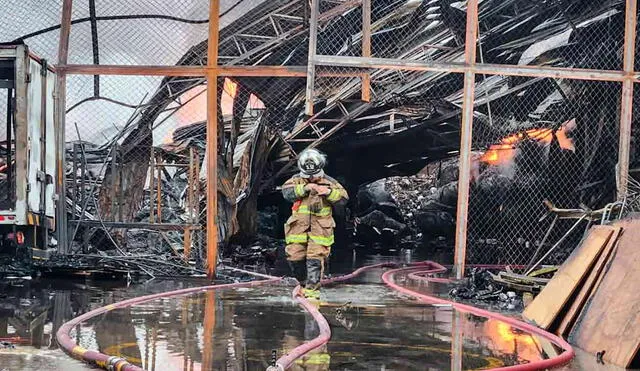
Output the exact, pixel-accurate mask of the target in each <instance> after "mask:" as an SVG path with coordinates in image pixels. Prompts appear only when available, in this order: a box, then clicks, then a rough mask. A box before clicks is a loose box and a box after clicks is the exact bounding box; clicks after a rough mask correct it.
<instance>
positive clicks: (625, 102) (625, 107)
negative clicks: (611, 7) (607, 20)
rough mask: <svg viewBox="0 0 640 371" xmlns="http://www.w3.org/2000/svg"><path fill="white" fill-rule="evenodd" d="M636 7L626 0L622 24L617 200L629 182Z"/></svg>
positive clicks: (622, 196) (623, 193) (624, 194)
mask: <svg viewBox="0 0 640 371" xmlns="http://www.w3.org/2000/svg"><path fill="white" fill-rule="evenodd" d="M637 8H638V1H637V0H627V4H626V16H625V25H624V59H623V70H624V72H625V80H624V81H623V82H622V99H621V101H620V144H619V148H618V169H617V171H616V182H617V190H618V192H617V193H618V200H622V199H623V198H624V197H625V196H626V194H627V185H628V182H629V153H630V149H631V123H632V121H633V87H634V83H633V81H634V57H635V46H636V11H637Z"/></svg>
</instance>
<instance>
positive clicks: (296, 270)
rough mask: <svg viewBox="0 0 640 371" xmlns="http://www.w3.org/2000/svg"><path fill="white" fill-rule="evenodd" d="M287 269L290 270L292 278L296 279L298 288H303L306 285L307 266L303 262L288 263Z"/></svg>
mask: <svg viewBox="0 0 640 371" xmlns="http://www.w3.org/2000/svg"><path fill="white" fill-rule="evenodd" d="M289 268H291V274H292V275H293V278H295V279H297V280H298V282H299V283H300V286H302V287H304V286H305V284H306V283H307V265H306V263H305V261H304V260H300V261H289Z"/></svg>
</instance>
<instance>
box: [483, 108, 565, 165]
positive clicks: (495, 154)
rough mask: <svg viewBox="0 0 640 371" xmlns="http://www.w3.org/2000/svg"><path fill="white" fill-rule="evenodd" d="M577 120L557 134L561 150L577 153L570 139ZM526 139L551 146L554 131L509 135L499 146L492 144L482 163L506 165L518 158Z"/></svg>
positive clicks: (541, 129)
mask: <svg viewBox="0 0 640 371" xmlns="http://www.w3.org/2000/svg"><path fill="white" fill-rule="evenodd" d="M575 127H576V121H575V119H573V120H569V121H567V122H565V123H564V124H562V126H561V127H560V129H558V130H557V131H556V132H555V134H556V138H557V139H558V144H559V145H560V148H562V149H564V150H568V151H575V150H576V148H575V146H574V144H573V140H572V139H571V138H569V137H568V135H567V134H568V133H569V132H570V131H572V130H573V129H575ZM525 138H529V139H531V140H534V141H536V142H538V143H540V144H544V145H549V144H551V141H552V140H553V130H552V129H548V128H538V129H529V130H525V131H523V132H520V133H517V134H512V135H509V136H507V137H505V138H503V139H502V140H501V141H500V143H499V144H492V145H491V146H489V149H488V150H487V151H486V152H485V153H484V154H483V155H482V157H480V161H482V162H484V163H487V164H489V165H505V164H509V163H511V162H512V161H513V159H514V158H515V156H516V147H517V146H518V145H519V144H520V142H522V141H523V140H524V139H525Z"/></svg>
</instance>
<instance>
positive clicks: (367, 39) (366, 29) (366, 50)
mask: <svg viewBox="0 0 640 371" xmlns="http://www.w3.org/2000/svg"><path fill="white" fill-rule="evenodd" d="M362 56H363V57H365V58H368V57H371V0H363V1H362ZM362 100H363V101H365V102H369V101H370V100H371V75H369V74H368V73H365V74H363V75H362Z"/></svg>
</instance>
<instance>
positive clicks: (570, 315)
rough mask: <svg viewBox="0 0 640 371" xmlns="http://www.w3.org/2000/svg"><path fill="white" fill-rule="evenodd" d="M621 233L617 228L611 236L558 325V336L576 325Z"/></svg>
mask: <svg viewBox="0 0 640 371" xmlns="http://www.w3.org/2000/svg"><path fill="white" fill-rule="evenodd" d="M620 231H622V228H620V227H615V231H614V232H613V234H612V235H611V238H609V242H607V245H606V246H605V248H604V250H603V251H602V254H600V257H599V258H598V260H597V261H596V263H595V264H594V266H593V268H592V269H591V272H589V275H588V276H587V279H586V280H585V282H584V284H583V285H582V287H580V289H579V290H578V292H577V294H576V296H575V297H574V298H573V300H572V301H571V303H570V304H569V309H568V310H567V313H566V314H565V315H564V317H563V318H562V320H561V321H560V324H559V325H558V330H557V331H556V333H557V334H558V335H560V336H565V335H567V334H568V333H569V331H570V330H571V327H572V326H573V324H574V323H575V320H576V318H577V316H578V314H579V313H580V311H581V310H582V308H583V307H584V304H585V303H586V301H587V299H588V298H589V296H590V295H591V293H592V292H593V290H594V287H596V286H595V284H596V283H597V281H598V278H599V277H601V275H602V271H603V269H604V266H605V264H606V263H607V261H608V260H609V257H610V256H611V253H612V252H613V251H614V249H615V246H616V242H617V241H618V237H619V236H620Z"/></svg>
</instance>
